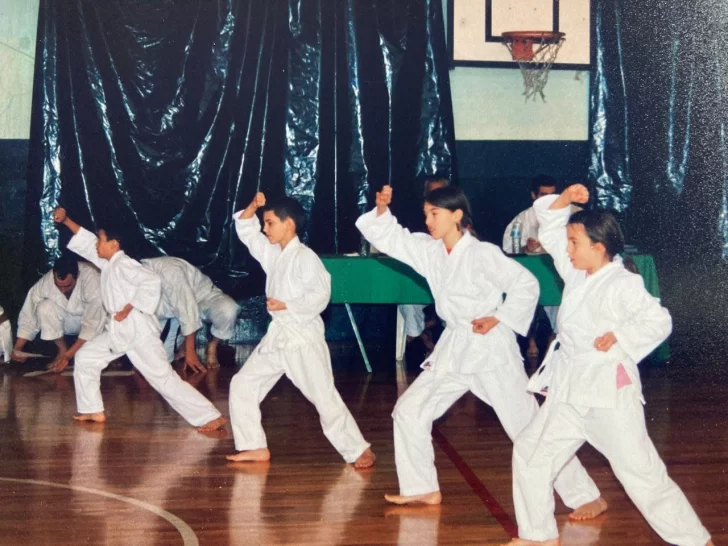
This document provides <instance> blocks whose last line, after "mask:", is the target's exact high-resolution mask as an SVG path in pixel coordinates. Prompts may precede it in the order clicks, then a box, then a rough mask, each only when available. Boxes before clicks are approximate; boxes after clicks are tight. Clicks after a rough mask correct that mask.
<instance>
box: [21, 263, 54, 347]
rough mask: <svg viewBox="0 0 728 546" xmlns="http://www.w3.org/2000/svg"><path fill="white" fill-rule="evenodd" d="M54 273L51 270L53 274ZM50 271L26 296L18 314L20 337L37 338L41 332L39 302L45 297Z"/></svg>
mask: <svg viewBox="0 0 728 546" xmlns="http://www.w3.org/2000/svg"><path fill="white" fill-rule="evenodd" d="M52 274H53V273H52V272H51V275H52ZM47 276H48V273H46V274H45V275H43V276H42V277H41V278H40V280H39V281H38V282H37V283H35V284H34V285H33V287H32V288H31V289H30V290H28V295H27V296H25V302H24V303H23V307H22V309H21V310H20V314H19V315H18V337H21V338H23V339H27V340H33V339H35V336H37V335H38V333H39V332H40V324H38V314H37V311H38V304H39V303H40V302H41V301H43V300H44V299H45V294H44V292H45V290H44V282H45V281H46V278H47Z"/></svg>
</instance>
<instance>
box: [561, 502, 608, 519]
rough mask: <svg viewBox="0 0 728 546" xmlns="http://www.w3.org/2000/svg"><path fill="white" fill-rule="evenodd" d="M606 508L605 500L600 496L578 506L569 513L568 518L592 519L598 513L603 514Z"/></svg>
mask: <svg viewBox="0 0 728 546" xmlns="http://www.w3.org/2000/svg"><path fill="white" fill-rule="evenodd" d="M606 510H607V501H605V500H604V499H603V498H602V497H599V498H598V499H597V500H593V501H591V502H587V503H586V504H582V505H581V506H579V508H577V509H576V510H574V511H573V512H572V513H571V514H569V519H570V520H571V521H584V520H585V519H594V518H595V517H597V516H598V515H600V514H603V513H604V512H605V511H606Z"/></svg>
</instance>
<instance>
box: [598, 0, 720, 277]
mask: <svg viewBox="0 0 728 546" xmlns="http://www.w3.org/2000/svg"><path fill="white" fill-rule="evenodd" d="M594 8H595V10H596V48H597V49H596V53H597V57H596V60H597V62H596V68H595V71H594V73H593V77H592V91H591V119H592V137H591V154H590V160H591V165H590V176H589V178H590V181H591V183H592V184H593V185H594V187H595V189H596V194H597V204H598V206H600V207H603V208H609V209H613V210H617V211H618V212H619V213H620V215H621V217H622V220H623V225H624V226H625V228H626V231H627V234H628V238H629V239H630V240H631V241H633V242H635V243H637V244H638V245H639V246H640V247H642V248H643V249H647V250H651V251H656V252H659V253H661V254H662V255H664V256H669V257H672V258H676V259H677V260H678V261H681V260H682V261H685V260H689V261H690V260H698V261H701V262H703V263H706V264H709V263H712V264H715V263H716V262H718V261H720V260H725V259H728V216H727V214H728V145H727V139H728V135H727V134H726V122H727V121H728V116H727V115H726V113H727V110H726V108H727V102H726V99H727V98H728V59H727V58H726V54H725V53H726V51H728V34H727V33H726V29H728V4H727V3H726V2H721V1H712V0H711V1H707V0H698V1H697V2H684V1H682V0H643V1H640V2H627V1H624V0H596V1H595V3H594Z"/></svg>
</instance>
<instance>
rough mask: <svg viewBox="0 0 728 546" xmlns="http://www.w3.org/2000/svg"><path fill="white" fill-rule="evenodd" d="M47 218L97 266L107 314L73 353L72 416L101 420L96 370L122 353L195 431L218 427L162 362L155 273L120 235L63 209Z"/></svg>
mask: <svg viewBox="0 0 728 546" xmlns="http://www.w3.org/2000/svg"><path fill="white" fill-rule="evenodd" d="M53 220H54V221H55V222H57V223H59V224H63V225H65V226H66V227H67V228H68V229H70V230H71V232H72V233H73V234H74V235H73V237H72V238H71V240H70V242H69V243H68V248H69V249H70V250H72V251H74V252H76V253H77V254H79V255H80V256H82V257H84V258H86V259H87V260H88V261H90V262H91V263H93V264H94V265H96V266H97V267H98V268H99V269H100V270H101V299H102V301H103V305H104V308H105V309H106V311H107V312H108V314H109V320H108V322H107V325H106V330H105V331H104V332H102V333H101V334H99V335H98V336H96V337H95V338H94V339H93V340H91V341H89V342H88V343H86V344H85V345H84V346H83V347H82V348H81V349H80V350H79V351H78V353H77V354H76V366H75V369H74V371H73V382H74V384H75V387H76V407H77V409H78V413H76V414H75V415H74V417H73V418H74V419H76V420H78V421H95V422H99V423H103V422H105V421H106V415H105V413H104V402H103V400H102V398H101V388H100V384H101V372H102V370H103V369H104V368H106V366H108V365H109V362H111V361H112V360H114V359H116V358H119V357H120V356H121V355H123V354H126V355H127V356H128V357H129V360H131V363H132V364H133V365H134V367H135V368H136V369H137V370H139V372H140V373H141V374H142V375H143V376H144V378H145V379H146V380H147V381H148V382H149V384H150V385H151V386H152V388H153V389H154V390H156V391H157V392H158V393H159V394H161V395H162V397H163V398H164V399H165V400H166V401H167V402H169V404H170V405H171V406H172V408H174V409H175V410H176V411H177V412H178V413H179V414H180V415H182V417H184V419H185V420H186V421H187V422H188V423H190V424H192V425H194V426H196V427H198V430H199V431H200V432H209V431H212V430H217V429H219V428H221V427H222V426H223V425H224V424H225V422H226V420H225V418H224V417H222V416H221V415H220V412H219V411H217V409H215V406H213V405H212V403H211V402H210V401H209V400H207V399H206V398H205V397H204V396H203V395H202V394H200V393H199V392H198V391H197V390H195V389H194V387H192V386H191V385H190V384H189V383H185V382H184V381H182V379H181V378H180V376H179V375H177V373H176V372H175V371H174V370H173V369H172V367H171V366H170V365H169V362H168V361H167V358H166V354H165V351H164V346H163V345H162V341H161V340H160V339H159V335H160V331H159V320H157V317H156V316H155V315H154V312H155V310H156V309H157V305H158V304H159V298H160V294H161V288H160V286H161V281H160V279H159V277H158V276H157V275H156V274H155V273H154V272H152V271H151V270H149V269H147V268H146V267H144V266H143V265H142V264H140V263H139V262H137V261H136V260H133V259H132V258H130V257H129V256H127V255H126V253H125V252H124V251H123V250H122V248H121V247H122V243H121V240H120V236H119V235H118V234H116V233H114V232H113V231H110V230H108V229H99V231H98V237H97V236H96V235H94V234H93V233H91V232H89V231H87V230H86V229H84V228H82V227H81V226H79V225H78V224H77V223H76V222H74V221H73V220H71V219H70V218H68V216H67V215H66V211H65V209H63V208H58V209H56V210H55V211H54V213H53Z"/></svg>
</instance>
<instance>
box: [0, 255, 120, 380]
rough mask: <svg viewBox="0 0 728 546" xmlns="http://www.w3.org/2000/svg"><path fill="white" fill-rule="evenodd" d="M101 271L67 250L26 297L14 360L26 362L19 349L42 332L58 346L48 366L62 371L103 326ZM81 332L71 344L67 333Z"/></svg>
mask: <svg viewBox="0 0 728 546" xmlns="http://www.w3.org/2000/svg"><path fill="white" fill-rule="evenodd" d="M99 279H100V277H99V271H98V269H96V268H95V267H94V266H93V265H91V264H88V263H85V262H80V263H79V261H78V260H77V258H76V257H75V256H72V255H70V254H63V255H61V257H60V258H58V259H57V260H56V263H55V264H54V265H53V269H52V270H51V271H49V272H48V273H46V274H45V275H43V276H42V277H41V279H40V280H39V281H38V282H37V283H35V285H34V286H33V288H31V289H30V291H29V292H28V295H27V296H26V298H25V303H24V304H23V308H22V309H21V310H20V315H19V316H18V339H17V340H16V342H15V348H14V349H13V357H12V358H13V360H17V361H19V362H23V361H25V360H26V357H25V356H23V355H22V354H20V353H19V351H22V350H23V348H24V347H25V344H26V343H27V342H28V341H31V340H33V339H35V336H37V335H38V332H40V338H41V339H43V340H52V341H53V343H55V344H56V347H57V348H58V353H57V354H56V357H55V359H54V360H53V361H52V362H51V363H50V364H49V365H48V369H52V370H53V371H55V372H60V371H62V370H63V369H64V368H65V367H66V366H68V363H69V361H70V360H71V359H72V358H73V357H74V355H75V354H76V352H78V350H79V349H80V348H81V347H82V346H83V344H84V343H86V342H87V341H91V340H92V339H93V338H95V337H96V335H98V334H99V333H100V332H101V331H102V330H103V329H104V324H105V323H106V313H105V311H104V309H103V305H102V303H101V292H100V288H99ZM69 335H70V336H78V339H76V342H75V343H74V344H73V345H71V347H70V348H69V347H68V346H67V345H66V340H65V338H64V336H69Z"/></svg>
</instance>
